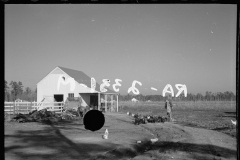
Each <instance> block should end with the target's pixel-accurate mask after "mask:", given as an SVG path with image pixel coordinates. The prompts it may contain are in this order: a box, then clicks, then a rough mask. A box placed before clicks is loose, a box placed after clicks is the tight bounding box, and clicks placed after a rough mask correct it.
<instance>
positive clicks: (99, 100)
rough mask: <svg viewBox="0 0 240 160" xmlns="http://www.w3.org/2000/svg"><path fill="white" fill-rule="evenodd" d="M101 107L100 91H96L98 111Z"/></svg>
mask: <svg viewBox="0 0 240 160" xmlns="http://www.w3.org/2000/svg"><path fill="white" fill-rule="evenodd" d="M100 107H101V98H100V93H98V110H99V111H100Z"/></svg>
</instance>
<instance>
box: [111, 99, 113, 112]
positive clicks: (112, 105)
mask: <svg viewBox="0 0 240 160" xmlns="http://www.w3.org/2000/svg"><path fill="white" fill-rule="evenodd" d="M111 112H113V95H111Z"/></svg>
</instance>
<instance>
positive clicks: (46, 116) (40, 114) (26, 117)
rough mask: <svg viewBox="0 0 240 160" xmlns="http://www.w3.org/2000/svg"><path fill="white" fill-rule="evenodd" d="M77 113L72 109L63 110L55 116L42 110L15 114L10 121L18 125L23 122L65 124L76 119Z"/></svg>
mask: <svg viewBox="0 0 240 160" xmlns="http://www.w3.org/2000/svg"><path fill="white" fill-rule="evenodd" d="M78 116H79V114H78V112H77V111H75V110H74V109H67V110H64V111H63V112H62V113H61V114H57V113H55V112H53V111H48V110H47V109H42V110H39V111H37V110H33V111H32V112H30V113H29V114H21V113H19V114H17V115H15V116H14V117H13V118H12V120H11V121H16V122H19V123H24V122H41V123H58V122H64V121H65V122H66V121H73V120H75V119H78V118H77V117H78Z"/></svg>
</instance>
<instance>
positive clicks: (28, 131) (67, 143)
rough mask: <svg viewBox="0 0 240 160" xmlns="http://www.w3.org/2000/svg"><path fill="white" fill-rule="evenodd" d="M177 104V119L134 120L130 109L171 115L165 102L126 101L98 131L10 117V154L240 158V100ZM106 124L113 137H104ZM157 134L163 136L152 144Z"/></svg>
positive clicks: (16, 159) (69, 158)
mask: <svg viewBox="0 0 240 160" xmlns="http://www.w3.org/2000/svg"><path fill="white" fill-rule="evenodd" d="M173 109H174V110H173V111H174V112H173V116H174V117H173V118H174V119H176V122H174V123H169V122H165V123H155V124H153V123H150V124H141V125H134V124H132V120H133V118H132V117H130V116H128V115H127V114H126V112H129V111H130V112H132V113H142V114H153V115H162V116H165V115H166V110H165V109H164V107H163V103H136V104H133V103H131V102H124V103H120V104H119V113H105V125H104V126H103V128H102V129H100V130H99V131H96V132H91V131H89V130H85V129H84V126H83V123H82V120H79V121H75V122H72V123H59V124H51V125H45V124H40V123H35V122H34V123H16V122H5V159H6V160H23V159H24V160H25V159H34V160H43V159H49V160H55V159H56V160H74V159H88V160H99V159H100V160H103V159H108V160H112V159H121V160H123V159H124V160H125V159H126V160H127V159H132V160H140V159H144V160H145V159H146V160H148V159H149V160H150V159H151V160H154V159H155V160H157V159H162V160H167V159H185V160H192V159H194V160H199V159H203V160H210V159H221V160H229V159H232V160H236V159H237V156H236V153H237V149H236V144H237V140H236V126H233V125H232V124H231V121H230V120H231V119H232V120H236V118H235V117H236V103H235V102H217V103H216V102H201V103H200V102H197V103H194V102H187V103H180V102H175V106H174V108H173ZM106 129H108V131H109V138H108V139H102V135H103V134H104V132H105V130H106ZM151 138H158V141H157V142H156V143H154V144H152V143H150V139H151ZM137 141H141V143H140V144H138V143H136V142H137Z"/></svg>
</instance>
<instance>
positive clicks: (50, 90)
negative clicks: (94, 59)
mask: <svg viewBox="0 0 240 160" xmlns="http://www.w3.org/2000/svg"><path fill="white" fill-rule="evenodd" d="M106 89H107V92H100V85H99V84H98V83H96V89H95V91H94V92H91V78H90V77H89V76H88V75H86V74H85V73H83V72H81V71H78V70H73V69H68V68H64V67H59V66H58V67H56V68H54V69H53V70H52V71H51V72H50V73H48V74H47V75H46V76H45V77H44V78H43V79H42V80H41V81H39V82H38V83H37V102H41V101H45V100H46V99H47V98H48V99H54V100H55V101H56V102H63V101H64V102H65V101H66V100H67V99H74V97H75V98H77V97H80V98H81V99H82V104H81V105H82V106H84V107H86V106H89V107H90V106H93V107H97V108H98V109H99V107H100V104H101V102H100V97H105V99H106V98H107V96H106V95H110V96H111V99H113V96H116V97H117V105H118V93H116V92H114V91H112V90H110V89H108V88H106Z"/></svg>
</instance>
